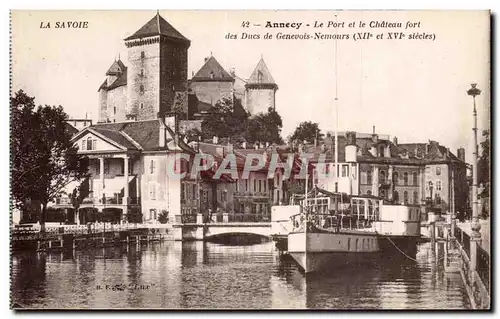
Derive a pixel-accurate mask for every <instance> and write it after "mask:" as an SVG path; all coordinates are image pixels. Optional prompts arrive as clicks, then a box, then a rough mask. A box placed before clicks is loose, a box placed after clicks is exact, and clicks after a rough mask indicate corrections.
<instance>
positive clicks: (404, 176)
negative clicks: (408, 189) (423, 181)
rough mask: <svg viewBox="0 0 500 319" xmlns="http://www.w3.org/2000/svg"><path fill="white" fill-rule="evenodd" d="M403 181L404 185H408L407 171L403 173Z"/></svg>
mask: <svg viewBox="0 0 500 319" xmlns="http://www.w3.org/2000/svg"><path fill="white" fill-rule="evenodd" d="M403 181H404V183H405V186H408V173H407V172H404V173H403Z"/></svg>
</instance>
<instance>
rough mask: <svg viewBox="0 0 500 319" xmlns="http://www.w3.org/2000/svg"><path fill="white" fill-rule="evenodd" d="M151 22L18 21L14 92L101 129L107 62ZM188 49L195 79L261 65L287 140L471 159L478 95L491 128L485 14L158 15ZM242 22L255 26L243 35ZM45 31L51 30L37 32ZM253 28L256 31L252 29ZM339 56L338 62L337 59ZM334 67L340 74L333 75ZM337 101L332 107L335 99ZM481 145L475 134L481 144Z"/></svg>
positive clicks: (108, 15)
mask: <svg viewBox="0 0 500 319" xmlns="http://www.w3.org/2000/svg"><path fill="white" fill-rule="evenodd" d="M155 14H156V11H14V12H13V13H12V20H11V25H12V56H11V58H12V90H13V92H15V91H17V90H19V89H23V90H25V91H26V93H28V94H29V95H31V96H35V98H36V100H35V101H36V103H37V104H50V105H62V106H63V107H64V109H65V110H66V112H67V113H68V114H69V115H70V117H77V118H83V117H85V115H86V114H87V116H89V117H92V118H93V119H94V121H95V120H96V119H97V108H98V104H97V101H98V99H97V89H98V88H99V86H100V84H101V83H102V82H103V80H104V78H105V72H106V71H107V69H108V68H109V66H110V65H111V64H112V62H113V61H114V60H115V59H116V58H118V57H120V58H121V59H122V60H123V61H124V62H125V64H127V61H126V59H127V49H126V47H125V46H124V41H123V39H124V38H125V37H127V36H129V35H131V34H132V33H134V32H135V31H136V30H138V29H139V28H140V27H141V26H142V25H143V24H145V23H146V22H147V21H148V20H149V19H151V18H152V17H153V16H154V15H155ZM160 14H161V15H162V16H163V18H165V19H166V20H167V21H169V22H170V24H172V25H173V26H174V27H175V28H176V29H177V30H178V31H179V32H181V33H182V34H183V35H184V36H185V37H187V38H188V39H190V40H191V46H190V48H189V51H188V74H189V76H191V74H192V73H193V72H195V73H196V71H197V70H198V69H199V68H200V67H201V66H202V65H203V62H204V58H205V57H207V56H209V55H210V54H212V55H213V56H214V57H215V58H216V59H217V60H218V61H219V62H220V63H221V65H222V66H223V67H224V68H225V69H226V70H228V71H229V70H230V69H231V68H235V70H236V74H237V75H238V76H239V77H241V78H244V79H246V78H248V77H249V76H250V74H251V73H252V71H253V69H254V68H255V66H256V65H257V63H258V61H259V59H260V57H261V56H262V57H263V58H264V60H265V62H266V64H267V66H268V68H269V70H270V72H271V74H272V76H273V78H274V80H275V82H276V83H277V84H278V86H279V90H278V91H277V93H276V110H277V111H278V113H279V114H280V115H281V116H282V118H283V132H282V133H283V134H282V135H283V137H285V138H286V137H287V136H288V135H289V134H291V133H292V132H293V130H294V129H295V127H296V126H297V125H298V124H299V123H300V122H302V121H306V120H307V121H313V122H317V123H319V125H320V128H321V129H322V130H323V131H329V130H334V129H335V114H336V112H335V107H338V114H339V121H338V130H339V131H346V130H354V131H358V132H366V133H371V132H372V127H373V126H375V130H376V132H377V133H380V134H389V135H390V136H391V137H393V136H397V138H398V142H399V143H411V142H426V141H428V140H436V141H438V142H439V143H440V144H442V145H444V146H446V147H449V148H450V150H451V151H452V152H453V153H456V149H457V148H458V147H461V146H463V147H466V149H467V154H466V156H467V160H468V161H469V162H470V160H471V158H472V155H471V154H472V145H473V134H472V126H473V117H472V98H471V97H469V96H467V93H466V91H467V89H468V88H469V87H470V83H477V84H478V87H479V88H480V89H481V90H482V94H481V95H480V96H478V97H477V99H476V101H477V108H478V127H479V130H480V131H479V132H481V130H482V129H486V128H489V126H490V122H489V118H490V114H489V109H490V99H489V97H490V63H489V57H490V51H489V34H490V33H489V26H490V20H489V12H486V11H337V12H336V11H194V10H193V11H160ZM335 14H336V15H337V21H338V22H345V28H339V29H338V30H335V29H334V28H330V29H325V28H324V29H313V28H312V27H305V24H311V25H312V24H314V22H315V21H320V22H325V24H326V23H327V22H328V21H334V20H335ZM56 21H88V25H89V27H88V28H87V29H56V28H54V24H55V22H56ZM243 21H249V22H250V23H251V27H250V28H242V27H241V24H242V22H243ZM267 21H271V22H302V23H303V26H302V28H301V29H299V30H292V29H266V28H264V27H263V26H264V25H265V24H266V22H267ZM359 21H365V22H367V23H369V22H370V21H388V22H401V23H403V29H404V25H405V23H406V21H412V22H420V28H418V29H411V30H401V29H394V30H390V29H380V28H365V29H364V30H361V29H359V28H347V24H348V23H349V22H356V23H359ZM47 22H51V24H52V28H50V29H49V28H40V24H41V23H45V24H46V23H47ZM253 24H260V25H261V27H254V26H253ZM363 31H366V32H371V33H373V34H376V33H380V32H387V31H389V32H390V31H397V32H399V31H401V32H406V33H408V34H409V33H412V32H420V33H424V32H426V33H433V34H435V37H436V38H435V40H434V41H430V40H388V39H385V40H375V39H370V40H365V41H354V40H352V35H353V33H357V32H363ZM228 32H230V33H239V34H241V33H242V32H247V33H249V34H250V33H251V34H256V33H258V34H260V35H261V39H260V40H242V39H238V40H228V39H225V35H226V33H228ZM266 32H270V33H272V34H274V35H276V34H277V33H278V32H282V33H290V34H291V33H293V34H304V33H310V34H311V33H314V32H323V33H335V32H338V33H339V34H343V33H348V34H350V36H351V39H349V40H339V41H337V50H335V41H334V40H277V39H275V40H264V39H262V37H263V35H264V34H265V33H266ZM335 51H337V55H335ZM335 65H337V69H335ZM336 87H337V96H338V101H337V103H335V99H334V98H335V95H336V94H335V91H336V90H335V88H336ZM479 135H481V134H479Z"/></svg>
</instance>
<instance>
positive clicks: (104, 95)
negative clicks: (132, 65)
mask: <svg viewBox="0 0 500 319" xmlns="http://www.w3.org/2000/svg"><path fill="white" fill-rule="evenodd" d="M126 85H127V67H126V66H125V65H124V64H123V62H122V61H121V60H120V59H118V61H116V60H115V61H114V62H113V64H111V66H110V67H109V69H108V71H107V72H106V80H104V82H103V83H102V84H101V86H100V87H99V90H98V92H99V119H98V122H108V121H110V122H114V121H120V120H123V119H124V117H125V105H126V99H125V97H126V94H125V92H126Z"/></svg>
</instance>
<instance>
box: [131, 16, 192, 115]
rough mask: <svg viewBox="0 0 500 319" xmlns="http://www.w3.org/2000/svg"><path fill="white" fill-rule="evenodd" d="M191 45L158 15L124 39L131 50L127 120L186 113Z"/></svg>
mask: <svg viewBox="0 0 500 319" xmlns="http://www.w3.org/2000/svg"><path fill="white" fill-rule="evenodd" d="M190 44H191V42H190V41H189V40H188V39H187V38H185V37H184V36H183V35H182V34H181V33H179V31H177V30H176V29H175V28H174V27H173V26H172V25H170V24H169V23H168V22H167V21H165V19H163V18H162V17H161V16H160V14H159V13H157V14H156V16H155V17H153V18H152V19H151V20H149V21H148V22H147V23H146V24H145V25H144V26H143V27H141V28H140V29H139V30H138V31H137V32H135V33H134V34H132V35H131V36H129V37H128V38H126V39H125V46H126V47H127V48H128V70H127V106H126V116H130V115H133V116H136V118H137V120H148V119H154V118H157V117H159V116H160V117H163V116H164V115H165V113H168V112H170V111H173V110H174V108H175V109H177V110H179V109H182V110H183V111H184V112H187V90H188V83H187V72H188V71H187V51H188V48H189V46H190Z"/></svg>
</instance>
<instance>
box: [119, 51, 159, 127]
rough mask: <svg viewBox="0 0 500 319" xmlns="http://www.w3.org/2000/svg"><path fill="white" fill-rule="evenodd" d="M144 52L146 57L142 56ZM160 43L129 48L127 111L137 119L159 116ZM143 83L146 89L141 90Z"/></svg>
mask: <svg viewBox="0 0 500 319" xmlns="http://www.w3.org/2000/svg"><path fill="white" fill-rule="evenodd" d="M141 52H144V57H141ZM159 69H160V44H159V43H157V42H156V43H151V44H143V45H140V46H131V47H129V48H128V69H127V92H128V94H127V95H128V105H127V108H126V111H125V113H127V114H133V115H137V120H148V119H155V118H157V113H158V111H159V94H158V91H159V86H160V72H159ZM141 85H142V86H143V88H144V91H143V92H141V90H140V88H141Z"/></svg>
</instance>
